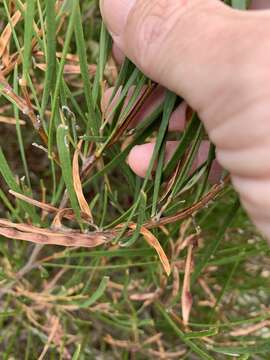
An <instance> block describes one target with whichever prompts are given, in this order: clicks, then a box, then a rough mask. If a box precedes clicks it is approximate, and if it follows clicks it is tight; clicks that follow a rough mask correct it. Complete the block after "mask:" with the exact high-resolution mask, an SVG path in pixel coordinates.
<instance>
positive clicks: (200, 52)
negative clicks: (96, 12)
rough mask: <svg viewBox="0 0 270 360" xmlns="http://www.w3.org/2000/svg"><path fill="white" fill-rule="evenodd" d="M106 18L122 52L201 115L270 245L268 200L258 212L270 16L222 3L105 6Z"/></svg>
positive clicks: (268, 141)
mask: <svg viewBox="0 0 270 360" xmlns="http://www.w3.org/2000/svg"><path fill="white" fill-rule="evenodd" d="M106 3H107V5H106ZM108 3H110V6H108ZM120 3H121V4H122V9H121V14H120V12H119V13H118V12H117V10H119V9H120V8H119V4H120ZM254 4H255V3H253V4H252V7H253V8H254ZM255 5H256V7H257V8H260V7H261V6H262V3H260V4H259V2H257V4H255ZM127 10H130V12H128V11H127ZM119 11H120V10H119ZM112 12H114V15H113V16H112V14H111V13H112ZM102 14H103V16H104V19H105V21H106V22H107V24H108V26H109V29H110V31H111V32H112V33H113V37H114V41H115V42H116V44H117V46H118V47H120V48H121V50H122V51H123V52H124V53H125V54H126V55H127V56H128V57H129V58H130V59H131V60H132V61H133V62H134V63H135V64H136V65H137V66H138V67H139V68H140V69H141V70H142V71H143V72H144V73H145V74H146V75H148V76H149V77H151V78H152V79H153V80H155V81H156V82H159V83H161V84H162V85H163V86H164V87H167V88H169V89H170V90H172V91H174V92H176V93H177V94H178V95H180V96H182V97H183V98H184V99H185V100H186V102H187V103H188V104H190V105H191V106H192V108H194V109H195V110H196V111H198V113H199V116H200V118H201V119H202V121H203V122H204V125H205V128H206V130H207V131H208V134H209V137H210V139H211V140H212V141H213V142H214V143H215V145H216V147H217V157H218V159H219V161H220V163H221V165H222V166H224V167H225V168H226V169H228V170H229V171H230V172H231V174H232V179H233V181H234V179H237V186H236V188H237V190H238V192H239V194H240V196H241V197H242V198H243V204H244V206H245V207H246V209H247V211H248V212H249V214H250V215H251V217H252V218H253V219H254V221H255V223H256V224H257V225H258V224H259V226H260V228H261V229H262V231H265V234H266V235H267V236H268V238H269V239H270V225H268V224H270V212H269V211H268V212H267V216H266V219H265V218H263V217H262V214H264V213H265V212H266V210H267V206H266V204H265V200H264V199H263V198H262V197H259V199H260V201H257V202H256V203H255V206H254V207H252V205H253V203H254V199H253V196H256V192H259V191H260V190H259V187H260V186H261V184H262V181H264V183H265V184H268V186H270V185H269V183H270V161H268V158H269V157H270V135H269V134H270V129H269V124H270V102H269V99H270V86H269V83H270V66H269V58H270V11H269V10H265V11H252V10H251V11H246V12H244V11H238V10H233V9H230V8H229V7H227V6H225V5H224V4H223V3H222V2H221V1H217V0H179V1H175V0H157V1H146V0H137V1H135V0H133V1H131V2H130V1H128V0H114V5H113V6H112V5H111V1H109V0H103V5H102ZM119 15H120V17H119ZM246 186H247V187H248V188H250V191H247V190H246ZM244 189H245V191H244ZM251 190H252V191H253V194H254V193H255V195H253V194H252V191H251ZM251 207H252V211H251Z"/></svg>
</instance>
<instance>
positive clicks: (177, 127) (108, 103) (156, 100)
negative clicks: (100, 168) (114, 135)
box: [101, 86, 188, 131]
mask: <svg viewBox="0 0 270 360" xmlns="http://www.w3.org/2000/svg"><path fill="white" fill-rule="evenodd" d="M133 91H134V88H131V91H129V94H128V96H127V98H126V101H125V104H124V107H123V108H125V105H127V104H128V102H129V100H130V98H131V96H132V94H133ZM113 92H114V88H113V87H112V88H108V89H107V90H106V91H105V92H104V94H103V97H102V99H101V111H102V113H103V114H104V116H105V119H109V121H111V119H110V117H111V112H112V110H113V108H114V106H115V105H116V103H117V100H118V99H119V96H120V93H121V89H120V90H119V91H117V93H116V95H115V97H114V98H113V99H112V100H111V97H112V95H113ZM164 99H165V89H164V88H162V87H161V86H159V87H157V89H155V90H154V92H153V93H152V94H151V96H150V97H149V98H148V99H147V100H146V102H145V104H144V106H143V107H142V109H141V110H140V111H139V112H138V113H137V114H136V116H135V118H134V120H133V121H132V123H131V124H130V128H133V127H136V125H137V124H139V123H140V122H142V121H144V120H145V119H146V118H147V117H148V116H149V115H151V113H152V112H153V111H154V110H155V109H157V108H158V106H160V105H161V104H162V103H163V101H164ZM187 108H188V106H187V103H186V102H185V101H183V102H182V103H181V104H180V105H178V106H177V108H176V109H175V110H174V111H173V113H172V116H171V119H170V123H169V131H183V130H184V129H185V126H186V121H187V119H186V114H187Z"/></svg>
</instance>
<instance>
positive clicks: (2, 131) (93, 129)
mask: <svg viewBox="0 0 270 360" xmlns="http://www.w3.org/2000/svg"><path fill="white" fill-rule="evenodd" d="M227 3H230V2H227ZM230 5H232V6H234V7H240V8H243V9H244V8H245V7H246V6H247V3H246V2H245V1H242V0H240V1H233V2H232V4H230ZM110 48H111V41H110V39H109V36H108V34H107V32H106V29H105V27H104V26H103V25H102V23H101V19H100V15H99V10H98V4H97V2H96V1H82V2H80V4H79V2H76V1H71V0H65V1H54V0H47V1H42V0H36V1H35V0H28V1H27V2H22V1H20V0H14V1H8V0H2V1H1V3H0V60H1V72H0V93H1V97H0V109H1V111H0V145H1V148H0V173H1V176H0V198H1V202H0V212H1V218H2V219H5V221H8V224H7V223H6V222H5V221H4V220H1V221H0V229H1V230H0V231H1V234H6V236H5V237H4V236H3V237H1V241H0V281H1V288H0V299H1V300H0V323H1V326H0V337H1V340H0V352H1V355H0V356H1V359H42V358H43V359H70V358H72V359H152V358H154V357H155V358H158V359H180V358H181V359H227V358H238V359H239V358H240V359H269V354H270V340H269V337H270V331H269V325H270V313H269V299H270V293H269V285H270V284H269V276H270V264H269V248H268V245H267V244H266V242H265V241H264V240H263V239H261V237H260V236H259V235H258V234H257V233H256V230H255V229H254V228H253V227H252V225H251V224H250V222H249V220H248V219H247V217H246V215H245V214H244V212H243V211H242V210H241V209H240V208H239V204H238V200H237V196H236V194H235V193H234V191H233V189H232V188H231V186H230V185H229V184H227V183H226V184H224V185H223V184H221V186H220V188H218V191H216V192H214V190H215V188H213V187H211V185H210V184H209V183H208V180H207V179H208V175H209V168H210V167H211V164H212V161H213V159H214V149H213V148H211V149H210V152H209V157H208V160H207V162H206V163H205V164H204V165H203V166H202V167H201V168H200V169H199V171H193V172H192V171H191V172H190V168H191V164H192V161H193V159H194V156H195V155H196V152H197V151H198V147H199V144H200V143H201V141H202V140H203V139H205V136H206V135H205V134H204V130H203V128H202V126H201V125H200V122H199V120H198V119H197V117H196V114H193V117H192V120H191V121H190V125H189V126H188V128H187V130H186V132H185V133H184V134H182V135H181V136H180V137H179V134H174V135H173V136H174V137H175V138H176V139H179V141H180V145H179V147H178V149H177V156H174V157H173V159H172V160H171V162H170V163H169V165H167V166H165V165H164V163H163V156H164V144H165V141H166V139H167V138H168V137H169V136H172V135H169V134H168V133H167V125H168V120H169V117H170V114H171V112H172V111H173V109H174V107H175V106H176V105H177V104H178V103H179V102H180V101H181V99H178V98H177V97H176V96H175V95H174V94H171V93H169V92H168V94H167V95H166V99H165V100H164V104H162V106H161V107H160V108H159V109H157V111H155V112H154V113H153V114H151V116H150V117H149V118H147V119H146V120H145V122H144V123H143V124H141V125H140V126H139V127H138V128H136V129H133V130H132V131H130V130H127V128H128V124H129V123H130V122H132V119H133V118H134V116H135V114H136V111H137V110H136V109H138V108H140V106H141V103H143V102H144V101H145V99H146V98H147V96H148V93H147V92H145V91H144V90H143V89H144V86H145V85H148V87H149V88H150V90H149V92H151V91H153V88H154V86H155V85H154V84H151V82H150V81H149V80H148V79H146V78H145V77H144V76H143V75H142V74H141V73H140V72H139V71H138V70H137V69H135V68H134V66H133V65H132V64H131V63H129V62H128V61H126V62H125V63H124V64H123V66H122V68H121V69H117V68H116V66H115V64H114V62H113V60H112V58H111V57H110V55H109V54H110ZM112 85H115V86H116V88H119V87H120V86H122V98H121V99H120V100H121V101H119V102H118V104H117V106H115V108H114V109H113V121H112V123H111V124H108V122H107V121H106V118H105V117H104V114H103V113H102V112H101V109H100V100H101V97H102V94H103V92H104V89H105V88H106V87H108V86H112ZM132 86H133V91H134V93H133V96H132V97H131V99H130V100H129V101H128V105H127V106H126V107H124V106H123V102H124V100H125V97H126V95H127V92H128V90H129V89H130V88H131V87H132ZM141 94H143V95H141ZM153 136H157V145H156V148H155V153H154V156H153V158H152V167H153V166H154V163H156V162H157V163H158V166H157V168H156V172H155V174H153V173H152V171H151V170H152V169H151V168H150V170H149V172H148V174H147V177H146V180H141V179H138V178H137V177H136V176H135V175H134V174H133V173H132V172H131V171H130V169H129V168H128V166H127V165H126V162H125V159H126V156H127V154H128V151H129V149H130V148H131V147H132V146H133V145H134V144H137V143H141V142H144V141H146V140H149V139H150V140H151V139H152V137H153ZM80 140H82V144H81V150H80V151H79V150H77V152H76V149H78V145H79V143H80ZM76 153H77V155H78V157H79V160H80V161H79V169H80V179H76V181H73V179H74V175H75V174H76V175H78V174H77V173H75V172H74V168H73V167H72V166H73V162H74V154H76ZM173 175H174V176H173ZM172 178H173V179H174V181H170V182H169V184H170V185H168V179H172ZM80 186H81V190H82V192H83V194H84V195H82V193H81V192H80ZM78 187H79V188H78ZM9 190H12V191H13V194H11V193H10V191H9ZM14 192H15V193H14ZM213 193H215V195H217V196H213ZM18 194H20V195H18ZM14 195H15V196H14ZM22 196H24V197H23V198H22ZM214 198H215V201H214ZM27 199H28V200H27ZM29 199H30V200H29ZM84 199H85V202H84ZM205 199H206V200H207V201H205ZM26 200H27V201H26ZM33 200H36V201H39V204H38V206H36V205H37V204H35V203H34V202H33ZM45 204H51V206H54V209H55V208H56V209H57V211H52V209H51V208H50V209H48V208H45V207H44V206H45ZM194 204H195V208H194V207H193V206H194ZM88 206H89V207H88ZM63 208H71V209H72V211H69V217H68V219H62V216H63V215H67V213H63V212H61V211H60V212H59V209H63ZM186 209H189V217H188V216H182V215H183V214H184V211H185V210H186ZM190 209H191V210H190ZM48 210H50V211H48ZM198 210H200V211H198ZM56 214H57V215H58V217H57V218H56V219H55V215H56ZM175 214H178V218H177V219H173V216H174V215H175ZM190 215H192V216H190ZM70 216H71V217H70ZM92 217H93V221H92V219H91V218H92ZM180 218H181V220H180ZM162 219H163V220H164V219H167V223H166V225H162V224H161V223H160V222H159V221H160V220H161V221H162ZM57 220H58V222H57ZM60 220H61V221H60ZM59 221H60V223H59ZM131 222H132V223H133V224H135V225H134V226H135V229H133V231H132V232H127V227H128V224H130V223H131ZM16 223H20V224H25V228H24V229H23V230H22V229H19V230H18V229H17V228H16V227H15V225H14V224H16ZM52 224H54V236H49V235H50V233H48V232H46V231H47V230H48V229H51V228H52ZM119 224H121V226H122V227H121V228H117V225H119ZM30 225H33V226H35V228H34V231H32V235H33V236H32V240H33V241H34V242H38V241H39V240H40V241H41V240H42V239H43V241H44V238H42V236H41V235H40V232H39V231H38V229H39V228H42V229H43V230H44V231H45V234H46V236H47V238H46V241H49V242H50V241H52V239H54V241H55V238H56V235H55V234H58V235H59V234H61V235H65V236H66V237H65V238H64V241H67V234H69V236H70V237H71V238H72V241H73V242H72V245H76V241H79V239H81V238H80V236H81V234H83V233H84V234H88V238H87V241H88V242H87V243H88V245H89V244H90V245H91V244H92V246H94V244H93V242H94V240H93V236H94V238H95V237H96V236H97V235H98V234H104V235H106V236H107V237H108V239H109V241H107V242H106V244H104V245H102V246H99V247H96V248H93V249H90V248H85V247H83V248H78V247H75V246H73V247H69V248H65V247H59V246H53V245H46V246H44V245H42V244H33V243H30V244H29V243H28V242H23V241H19V240H14V239H12V238H16V237H17V238H18V236H19V235H21V236H23V237H24V238H25V237H26V238H27V237H28V238H29V231H30V230H29V229H30ZM55 225H57V227H55ZM147 227H148V228H150V227H152V229H151V236H152V238H151V239H152V241H153V239H154V241H158V242H159V244H160V245H161V246H162V248H163V249H164V251H165V253H166V255H167V258H168V259H169V262H170V266H171V275H170V276H169V277H167V276H166V274H165V272H164V269H163V267H162V265H161V262H160V259H159V257H158V256H157V253H156V251H155V249H154V248H153V247H151V246H149V239H148V242H147V241H146V240H147V237H145V236H142V235H141V234H143V231H144V230H145V229H146V228H147ZM92 231H94V232H92ZM93 234H94V235H93ZM148 235H149V234H148ZM7 236H8V237H9V238H7ZM188 239H189V241H187V240H188ZM194 240H196V241H194ZM185 241H186V246H184V245H183V244H185ZM41 242H42V241H41ZM74 242H75V243H74ZM163 260H164V258H163ZM189 260H191V261H189ZM188 265H190V268H191V269H190V271H188V270H189V269H188ZM186 286H187V287H186ZM189 287H190V289H189ZM183 288H184V289H183ZM189 290H190V291H189ZM191 298H192V309H191V314H190V318H189V323H188V324H185V323H184V322H183V320H182V313H183V306H182V305H181V304H182V303H183V301H185V300H186V301H187V303H186V310H188V308H189V306H190V305H191V302H190V300H191ZM184 310H185V306H184Z"/></svg>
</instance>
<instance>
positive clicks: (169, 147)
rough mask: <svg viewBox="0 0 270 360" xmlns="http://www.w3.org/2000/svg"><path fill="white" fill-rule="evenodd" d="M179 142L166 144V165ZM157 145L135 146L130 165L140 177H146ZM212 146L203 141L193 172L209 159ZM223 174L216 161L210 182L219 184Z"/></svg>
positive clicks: (130, 157)
mask: <svg viewBox="0 0 270 360" xmlns="http://www.w3.org/2000/svg"><path fill="white" fill-rule="evenodd" d="M177 145H178V142H177V141H168V142H167V144H166V150H165V163H167V162H168V161H169V160H170V159H171V157H172V155H173V154H174V152H175V150H176V148H177ZM154 147H155V143H148V144H144V145H138V146H135V147H134V148H133V149H132V150H131V152H130V154H129V157H128V163H129V166H130V167H131V169H132V170H133V171H134V172H135V173H136V174H137V175H138V176H140V177H142V178H143V177H145V175H146V173H147V170H148V167H149V163H150V161H151V157H152V155H153V151H154ZM209 147H210V144H209V142H208V141H203V142H202V144H201V146H200V149H199V151H198V154H197V156H196V159H195V161H194V163H193V170H196V169H197V168H198V167H200V166H201V165H202V164H203V163H204V162H205V161H206V160H207V157H208V151H209ZM221 173H222V168H221V166H220V165H219V164H218V162H217V161H214V163H213V166H212V169H211V173H210V177H209V180H210V182H212V183H215V182H217V181H218V180H219V179H220V177H221Z"/></svg>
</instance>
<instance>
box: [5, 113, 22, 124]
mask: <svg viewBox="0 0 270 360" xmlns="http://www.w3.org/2000/svg"><path fill="white" fill-rule="evenodd" d="M0 123H4V124H9V125H16V119H15V118H12V117H8V116H3V115H0ZM19 124H20V125H25V124H26V123H25V121H24V120H19Z"/></svg>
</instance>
